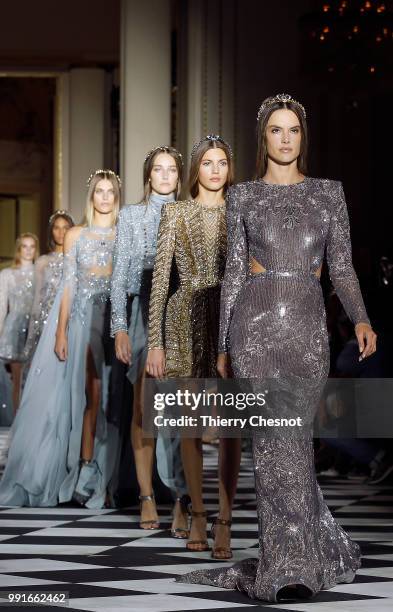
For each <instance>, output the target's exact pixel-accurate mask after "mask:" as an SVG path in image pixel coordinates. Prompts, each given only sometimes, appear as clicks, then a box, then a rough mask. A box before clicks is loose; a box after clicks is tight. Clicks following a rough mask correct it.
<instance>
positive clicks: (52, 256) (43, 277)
mask: <svg viewBox="0 0 393 612" xmlns="http://www.w3.org/2000/svg"><path fill="white" fill-rule="evenodd" d="M74 225H75V223H74V220H73V218H72V216H71V215H70V214H69V213H68V212H67V211H65V210H57V211H56V212H54V213H53V215H52V216H51V217H50V219H49V227H48V236H49V240H48V243H49V244H48V246H49V253H46V254H45V255H41V257H39V258H38V259H37V261H36V263H35V267H34V300H33V306H32V309H31V315H30V322H29V331H28V334H27V340H26V344H25V347H24V351H23V353H24V358H25V360H26V361H31V359H32V357H33V355H34V351H35V349H36V346H37V344H38V340H39V339H40V336H41V332H42V329H43V327H44V325H45V323H46V320H47V318H48V314H49V311H50V309H51V308H52V305H53V302H54V299H55V296H56V293H57V290H58V288H59V286H60V282H61V278H62V274H63V245H64V237H65V234H66V232H67V230H69V229H70V227H73V226H74ZM27 369H28V368H27V367H26V365H25V367H24V376H25V372H26V374H27Z"/></svg>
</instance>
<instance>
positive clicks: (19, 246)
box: [12, 232, 40, 268]
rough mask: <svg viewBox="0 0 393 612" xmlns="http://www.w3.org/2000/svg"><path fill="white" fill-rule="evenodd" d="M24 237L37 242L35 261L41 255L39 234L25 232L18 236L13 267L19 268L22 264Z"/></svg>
mask: <svg viewBox="0 0 393 612" xmlns="http://www.w3.org/2000/svg"><path fill="white" fill-rule="evenodd" d="M24 238H31V239H32V240H34V242H35V253H34V259H33V261H35V260H36V259H38V257H39V256H40V241H39V240H38V238H37V236H36V235H35V234H32V232H24V233H23V234H20V235H19V236H18V237H17V239H16V242H15V254H14V262H13V264H12V267H13V268H19V266H20V264H21V256H20V253H21V249H22V241H23V239H24Z"/></svg>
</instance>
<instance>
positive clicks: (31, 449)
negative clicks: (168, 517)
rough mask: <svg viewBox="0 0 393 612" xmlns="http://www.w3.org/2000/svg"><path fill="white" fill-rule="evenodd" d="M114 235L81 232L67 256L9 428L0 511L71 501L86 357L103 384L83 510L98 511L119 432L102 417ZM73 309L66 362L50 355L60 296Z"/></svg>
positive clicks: (107, 370) (110, 231)
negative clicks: (58, 285) (12, 507)
mask: <svg viewBox="0 0 393 612" xmlns="http://www.w3.org/2000/svg"><path fill="white" fill-rule="evenodd" d="M114 239H115V230H114V229H113V228H97V227H84V228H83V229H82V230H81V233H80V235H79V237H78V238H77V240H76V241H75V243H74V245H73V246H72V248H71V250H70V251H69V252H68V253H67V254H66V255H65V257H64V273H63V281H62V285H61V288H60V290H59V292H58V293H57V295H56V298H55V301H54V304H53V307H52V309H51V311H50V313H49V316H48V318H47V322H46V325H45V326H44V329H43V332H42V335H41V338H40V341H39V342H38V346H37V348H36V351H35V354H34V357H33V360H32V363H31V368H30V371H29V374H28V377H27V380H26V385H25V388H24V391H23V395H22V399H21V404H20V408H19V411H18V414H17V417H16V419H15V422H14V425H13V428H12V442H11V446H10V450H9V455H8V462H7V465H6V469H5V473H4V476H3V479H2V481H1V483H0V505H6V506H10V505H11V506H40V507H41V506H55V505H57V504H58V503H59V502H66V501H69V500H71V498H72V497H73V495H74V492H75V489H76V487H77V485H78V478H79V479H80V477H81V475H82V474H81V475H80V468H79V465H80V462H79V459H80V448H81V437H82V427H83V415H84V411H85V407H86V393H85V383H86V355H87V353H88V351H91V355H92V358H93V362H94V367H95V371H96V375H97V376H98V377H99V378H100V379H101V380H102V394H101V407H100V410H99V413H98V418H97V428H96V438H95V445H94V458H93V459H94V460H93V461H92V462H91V465H90V466H89V470H90V474H89V477H86V474H85V475H84V479H83V480H84V490H85V491H86V489H87V490H89V495H90V496H89V498H88V501H87V503H86V506H87V507H89V508H101V507H102V506H103V505H104V503H105V497H106V492H107V487H108V485H109V483H110V479H111V475H112V471H113V467H114V462H115V454H116V453H115V452H113V447H115V448H116V445H117V441H118V431H117V429H116V428H115V427H113V426H112V425H110V424H108V423H107V422H106V418H105V411H106V408H107V396H108V383H109V376H110V368H111V358H112V354H113V350H112V348H113V347H112V346H111V345H112V344H113V341H112V340H111V338H110V333H109V319H110V302H109V294H110V282H111V273H112V252H113V246H114ZM63 296H64V297H65V299H66V301H67V302H68V305H69V309H70V318H69V323H68V334H67V337H68V358H67V360H66V361H60V360H59V359H58V358H57V356H56V354H55V352H54V345H55V334H56V328H57V320H58V315H59V308H60V303H61V300H62V297H63Z"/></svg>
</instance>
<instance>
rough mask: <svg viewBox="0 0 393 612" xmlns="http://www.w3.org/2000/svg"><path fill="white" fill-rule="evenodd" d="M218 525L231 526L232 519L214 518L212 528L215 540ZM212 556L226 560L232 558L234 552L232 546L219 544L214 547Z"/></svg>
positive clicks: (211, 531)
mask: <svg viewBox="0 0 393 612" xmlns="http://www.w3.org/2000/svg"><path fill="white" fill-rule="evenodd" d="M216 525H225V526H226V527H230V526H231V525H232V521H227V520H225V519H222V518H215V519H214V521H213V523H212V526H211V530H210V533H211V537H212V539H213V541H214V540H215V537H216V530H215V526H216ZM211 556H212V559H219V560H224V561H225V560H226V559H232V557H233V553H232V549H231V548H225V546H217V547H214V548H213V550H212V554H211Z"/></svg>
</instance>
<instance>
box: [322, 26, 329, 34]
mask: <svg viewBox="0 0 393 612" xmlns="http://www.w3.org/2000/svg"><path fill="white" fill-rule="evenodd" d="M323 31H324V32H325V34H326V33H327V32H329V26H325V27H324V28H323Z"/></svg>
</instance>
